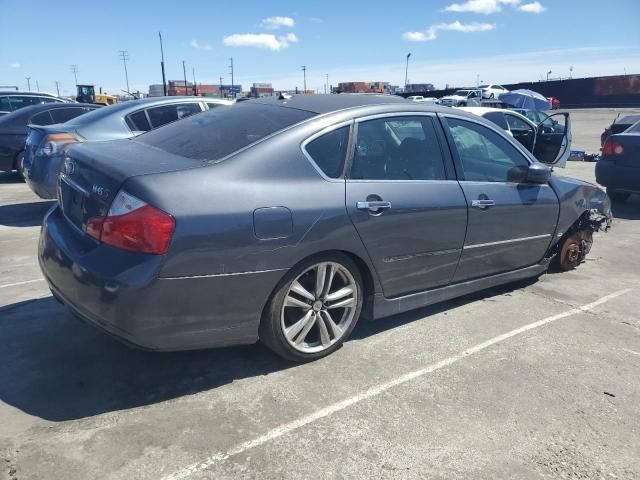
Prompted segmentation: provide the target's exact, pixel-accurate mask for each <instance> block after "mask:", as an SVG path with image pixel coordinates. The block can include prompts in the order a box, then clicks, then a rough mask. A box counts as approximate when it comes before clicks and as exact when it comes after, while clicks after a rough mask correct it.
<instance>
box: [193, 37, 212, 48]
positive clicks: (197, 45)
mask: <svg viewBox="0 0 640 480" xmlns="http://www.w3.org/2000/svg"><path fill="white" fill-rule="evenodd" d="M191 47H192V48H195V49H196V50H212V49H213V47H212V46H211V45H210V44H208V43H205V44H201V43H199V42H198V41H197V40H196V39H193V40H191Z"/></svg>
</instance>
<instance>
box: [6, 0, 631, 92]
mask: <svg viewBox="0 0 640 480" xmlns="http://www.w3.org/2000/svg"><path fill="white" fill-rule="evenodd" d="M376 3H378V4H379V6H375V4H376ZM53 5H55V8H54V7H53ZM605 5H606V6H605ZM0 11H1V12H2V19H3V20H2V22H1V23H2V28H1V29H0V85H18V86H19V87H20V88H21V89H26V85H27V82H26V80H25V77H31V87H32V89H33V90H35V85H36V81H37V82H38V84H39V86H40V90H42V91H51V92H55V84H54V81H55V80H59V81H60V84H61V90H62V91H61V93H71V92H73V91H74V90H75V88H74V83H75V82H74V80H73V74H72V73H71V71H70V65H71V64H77V65H78V69H79V74H78V80H79V82H81V83H94V84H95V85H96V86H102V87H103V88H104V89H105V90H107V91H109V92H118V91H120V90H122V89H124V88H125V78H124V71H123V67H122V62H121V61H119V57H118V51H119V50H128V52H129V57H130V61H129V64H128V69H129V81H130V84H131V86H132V89H140V90H141V91H147V88H148V85H149V84H151V83H160V82H161V76H160V68H159V62H160V52H159V46H158V45H159V44H158V31H162V34H163V37H164V41H165V61H166V69H167V76H168V78H170V79H180V78H182V60H184V61H185V62H186V64H187V72H188V77H189V79H191V76H192V74H191V72H192V68H195V71H196V78H197V80H198V82H202V83H216V84H217V83H218V82H219V80H218V78H219V77H220V76H223V77H224V81H225V82H226V83H230V77H229V69H228V59H229V57H231V56H232V57H233V58H234V63H235V66H236V69H235V80H236V83H242V84H243V86H244V87H245V88H246V87H248V86H249V85H250V83H252V82H271V83H273V84H274V86H275V87H276V88H281V89H289V88H294V87H296V86H297V87H300V88H301V87H302V72H301V70H300V69H301V66H302V65H306V66H307V85H308V87H309V88H318V89H321V88H322V87H323V85H324V81H325V80H324V79H325V74H327V73H328V74H329V82H330V83H331V84H337V82H340V81H357V80H361V81H391V82H393V83H395V84H402V83H403V82H404V61H405V57H406V54H407V53H409V52H411V54H412V56H411V60H410V64H409V80H410V81H411V82H414V83H419V82H429V83H434V84H435V85H436V87H444V86H445V85H446V84H449V85H455V86H463V85H473V84H475V82H476V79H477V78H478V76H479V78H480V79H481V80H484V81H485V82H486V83H509V82H514V81H525V80H539V79H540V78H541V77H542V76H544V75H546V72H547V71H548V70H552V72H553V73H552V74H551V77H560V76H562V77H567V76H568V75H569V68H570V67H573V76H574V77H584V76H591V75H613V74H622V73H624V71H625V69H626V71H627V72H628V73H640V29H639V28H638V26H637V21H638V19H639V18H640V0H615V1H610V2H603V1H602V0H539V1H533V0H430V1H427V0H423V1H414V0H403V1H402V2H347V1H333V0H324V1H322V2H301V1H295V2H294V1H284V0H271V1H264V0H262V1H252V0H244V1H242V2H222V1H199V0H192V1H189V2H176V1H172V2H169V1H161V0H155V1H154V2H140V1H138V2H135V1H121V0H110V1H109V2H86V1H83V2H73V1H65V0H56V1H55V2H51V1H41V0H30V1H28V2H25V1H24V0H21V1H16V0H0Z"/></svg>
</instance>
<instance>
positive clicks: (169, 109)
mask: <svg viewBox="0 0 640 480" xmlns="http://www.w3.org/2000/svg"><path fill="white" fill-rule="evenodd" d="M201 111H202V109H201V108H200V104H199V103H174V104H172V105H163V106H161V107H153V108H149V109H148V110H147V114H148V115H149V120H150V121H151V128H158V127H161V126H162V125H166V124H167V123H171V122H175V121H176V120H180V119H181V118H186V117H188V116H190V115H193V114H194V113H200V112H201Z"/></svg>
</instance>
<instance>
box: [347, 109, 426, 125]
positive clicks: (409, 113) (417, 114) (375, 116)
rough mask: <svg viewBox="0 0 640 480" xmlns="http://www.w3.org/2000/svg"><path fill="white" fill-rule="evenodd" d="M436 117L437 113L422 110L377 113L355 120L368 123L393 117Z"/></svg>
mask: <svg viewBox="0 0 640 480" xmlns="http://www.w3.org/2000/svg"><path fill="white" fill-rule="evenodd" d="M435 116H436V112H423V111H420V110H416V111H402V112H388V113H375V114H373V115H366V116H364V117H357V118H356V119H355V122H356V123H361V122H366V121H367V120H377V119H380V118H391V117H435Z"/></svg>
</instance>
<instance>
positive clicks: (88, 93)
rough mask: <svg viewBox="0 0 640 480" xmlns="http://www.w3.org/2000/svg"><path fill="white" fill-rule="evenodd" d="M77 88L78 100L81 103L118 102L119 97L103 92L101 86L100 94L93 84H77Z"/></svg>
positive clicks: (110, 103) (105, 103)
mask: <svg viewBox="0 0 640 480" xmlns="http://www.w3.org/2000/svg"><path fill="white" fill-rule="evenodd" d="M76 88H77V89H78V91H77V95H76V101H78V102H80V103H96V104H98V105H113V104H114V103H118V97H116V96H115V95H107V94H106V93H102V88H100V93H98V94H96V89H95V87H94V86H93V85H76Z"/></svg>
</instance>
